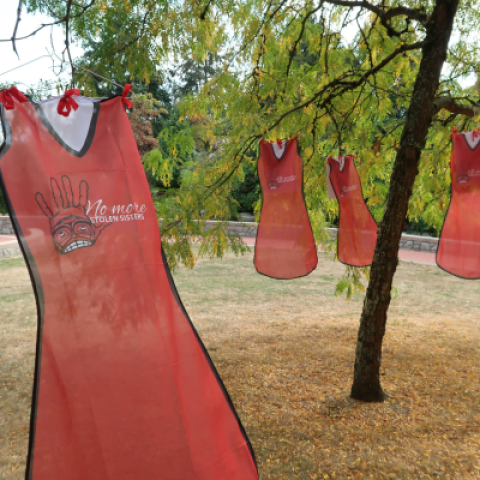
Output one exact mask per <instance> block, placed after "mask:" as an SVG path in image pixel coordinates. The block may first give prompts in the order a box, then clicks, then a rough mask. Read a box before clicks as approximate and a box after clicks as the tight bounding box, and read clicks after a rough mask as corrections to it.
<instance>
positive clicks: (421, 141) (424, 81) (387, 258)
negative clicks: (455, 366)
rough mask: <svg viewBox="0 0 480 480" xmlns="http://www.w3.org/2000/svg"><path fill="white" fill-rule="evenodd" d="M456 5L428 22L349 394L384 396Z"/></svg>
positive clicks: (443, 3)
mask: <svg viewBox="0 0 480 480" xmlns="http://www.w3.org/2000/svg"><path fill="white" fill-rule="evenodd" d="M457 7H458V0H437V1H436V4H435V7H434V10H433V12H432V16H431V18H430V19H429V21H428V22H427V24H426V29H427V31H426V38H425V40H426V44H425V46H424V47H423V48H422V60H421V62H420V69H419V72H418V75H417V78H416V80H415V85H414V89H413V95H412V100H411V102H410V106H409V108H408V111H407V118H406V122H405V126H404V129H403V132H402V137H401V140H400V148H399V150H398V152H397V156H396V159H395V164H394V166H393V170H392V175H391V177H390V189H389V192H388V195H387V201H386V205H385V211H384V214H383V219H382V222H381V224H380V228H379V232H378V240H377V246H376V248H375V254H374V257H373V263H372V267H371V272H370V281H369V284H368V287H367V292H366V296H365V301H364V304H363V311H362V315H361V318H360V328H359V332H358V340H357V348H356V352H355V367H354V375H353V385H352V390H351V393H350V396H351V397H352V398H354V399H357V400H362V401H364V402H382V401H383V400H384V399H385V393H384V391H383V390H382V387H381V385H380V362H381V355H382V342H383V337H384V334H385V325H386V322H387V310H388V307H389V305H390V292H391V288H392V281H393V276H394V274H395V271H396V269H397V263H398V259H397V256H398V246H399V242H400V237H401V234H402V226H403V222H404V221H405V218H406V214H407V210H408V201H409V199H410V196H411V194H412V189H413V184H414V181H415V177H416V175H417V173H418V164H419V161H420V155H421V152H422V149H423V148H424V146H425V139H426V136H427V133H428V129H429V127H430V124H431V122H432V118H433V113H434V99H435V93H436V91H437V88H438V84H439V79H440V72H441V70H442V67H443V64H444V62H445V59H446V56H447V49H448V43H449V41H450V35H451V32H452V26H453V21H454V18H455V14H456V11H457Z"/></svg>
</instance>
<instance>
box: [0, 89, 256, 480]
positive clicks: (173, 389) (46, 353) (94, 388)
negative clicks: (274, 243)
mask: <svg viewBox="0 0 480 480" xmlns="http://www.w3.org/2000/svg"><path fill="white" fill-rule="evenodd" d="M1 93H2V92H0V94H1ZM3 97H5V92H3ZM1 98H2V96H0V99H1ZM74 98H75V97H74ZM9 100H10V107H11V106H12V105H11V104H12V103H13V108H11V109H6V108H5V106H6V105H5V106H2V105H1V104H0V113H1V119H2V124H3V128H4V132H5V139H6V141H5V142H4V145H3V147H2V149H1V150H0V178H1V184H2V188H3V191H4V194H5V196H6V199H7V203H8V206H9V209H10V214H11V217H12V220H13V224H14V227H15V230H16V233H17V236H18V239H19V242H20V245H21V247H22V249H23V253H24V256H25V259H26V261H27V265H28V268H29V270H30V274H31V278H32V283H33V287H34V290H35V294H36V299H37V307H38V338H37V353H36V365H35V380H34V392H33V404H32V405H33V406H32V417H31V431H30V445H29V455H28V463H27V476H26V478H28V479H29V480H139V479H145V480H146V479H152V480H153V479H161V480H225V479H229V480H233V479H235V480H246V479H248V480H257V479H258V474H257V470H256V466H255V462H254V457H253V452H252V450H251V447H250V443H249V441H248V439H247V437H246V435H245V432H244V430H243V428H242V426H241V424H240V421H239V419H238V417H237V415H236V413H235V410H234V408H233V405H232V403H231V402H230V400H229V398H228V394H227V392H226V390H225V388H224V386H223V384H222V382H221V380H220V378H219V377H218V374H217V373H216V371H215V368H214V366H213V364H212V362H211V360H210V358H209V356H208V354H207V352H206V350H205V347H204V346H203V344H202V342H201V340H200V338H199V337H198V334H197V333H196V331H195V329H194V327H193V325H192V323H191V321H190V319H189V318H188V315H187V312H186V311H185V308H184V307H183V305H182V303H181V301H180V298H179V296H178V293H177V290H176V288H175V285H174V283H173V280H172V276H171V274H170V272H169V269H168V265H167V263H166V261H165V257H164V255H163V252H162V247H161V242H160V234H159V229H158V224H157V218H156V215H155V210H154V206H153V203H152V199H151V196H150V191H149V186H148V183H147V180H146V178H145V174H144V171H143V168H142V163H141V161H140V158H139V155H138V151H137V148H136V144H135V140H134V138H133V134H132V130H131V127H130V124H129V121H128V117H127V115H126V112H125V108H124V105H123V103H122V97H113V98H110V99H107V100H104V101H96V100H95V101H94V100H88V99H84V98H83V97H76V100H77V102H78V104H79V105H80V108H79V109H78V111H76V112H71V115H70V116H69V117H68V118H67V117H62V116H60V115H57V117H55V115H56V113H55V109H56V104H55V102H57V104H58V101H59V99H58V97H57V99H52V100H49V101H47V102H46V103H43V102H42V103H41V104H35V103H33V102H26V103H20V102H19V101H17V100H16V99H14V100H13V102H12V98H11V96H10V99H9ZM4 103H5V102H4ZM87 118H89V121H88V122H87V124H86V125H85V119H87ZM62 122H63V123H62ZM62 129H63V131H62V132H59V130H62ZM82 135H83V138H82Z"/></svg>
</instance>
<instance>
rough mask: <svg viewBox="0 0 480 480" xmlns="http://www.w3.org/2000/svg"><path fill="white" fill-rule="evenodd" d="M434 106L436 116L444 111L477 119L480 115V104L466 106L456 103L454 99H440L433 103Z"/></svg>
mask: <svg viewBox="0 0 480 480" xmlns="http://www.w3.org/2000/svg"><path fill="white" fill-rule="evenodd" d="M472 103H473V102H472ZM433 105H434V114H437V113H438V112H439V111H440V110H442V109H444V110H447V111H449V112H451V113H453V114H455V115H466V116H467V117H475V116H476V115H478V114H480V103H477V104H475V103H473V104H472V105H465V104H464V103H458V102H456V101H455V99H453V98H452V97H438V98H436V99H435V100H434V101H433Z"/></svg>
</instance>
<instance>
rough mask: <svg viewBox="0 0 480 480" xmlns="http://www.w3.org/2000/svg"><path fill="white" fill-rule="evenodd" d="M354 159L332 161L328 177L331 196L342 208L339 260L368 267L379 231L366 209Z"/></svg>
mask: <svg viewBox="0 0 480 480" xmlns="http://www.w3.org/2000/svg"><path fill="white" fill-rule="evenodd" d="M353 158H354V157H353V155H347V156H342V157H329V159H328V160H327V166H328V169H327V172H328V173H327V176H328V181H329V192H331V191H333V192H334V195H335V197H336V198H337V200H338V203H339V207H340V222H339V226H338V235H337V256H338V259H339V260H340V262H342V263H345V264H346V265H351V266H355V267H365V266H367V265H371V264H372V261H373V253H374V251H375V245H376V243H377V231H378V227H377V224H376V223H375V220H374V219H373V217H372V214H371V213H370V211H369V210H368V208H367V206H366V205H365V200H364V199H363V196H362V185H361V183H360V176H359V175H358V172H357V169H356V168H355V163H354V161H353ZM330 196H331V194H330Z"/></svg>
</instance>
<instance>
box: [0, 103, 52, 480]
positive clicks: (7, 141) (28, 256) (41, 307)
mask: <svg viewBox="0 0 480 480" xmlns="http://www.w3.org/2000/svg"><path fill="white" fill-rule="evenodd" d="M0 117H1V124H2V129H3V133H4V142H3V145H1V146H0V189H1V190H2V192H3V194H4V196H5V201H6V204H7V210H8V214H9V215H10V218H11V219H12V225H13V229H14V231H15V235H16V236H17V239H18V244H19V246H20V249H21V250H22V254H23V258H24V259H25V263H26V265H27V268H28V273H29V275H30V281H31V283H32V288H33V293H34V295H35V303H36V305H37V339H36V349H35V367H34V377H33V391H32V402H31V410H30V431H29V439H28V453H27V465H26V471H25V479H26V480H31V479H32V475H33V454H34V450H35V432H36V425H37V405H38V392H39V383H40V370H41V361H42V333H43V320H44V315H45V298H44V294H43V287H42V280H41V277H40V274H39V273H38V268H37V264H36V262H35V259H34V258H33V255H32V253H31V252H30V248H29V246H28V243H27V241H26V240H25V236H24V234H23V231H22V229H21V227H20V223H19V222H18V219H17V217H16V215H15V212H14V210H13V206H12V203H11V201H10V197H9V195H8V191H7V187H6V185H5V181H4V179H3V173H2V168H1V160H2V157H3V155H5V153H7V151H8V149H9V148H10V146H11V145H12V129H11V127H10V123H9V122H8V120H7V118H6V115H5V107H4V106H3V105H2V104H0Z"/></svg>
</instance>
